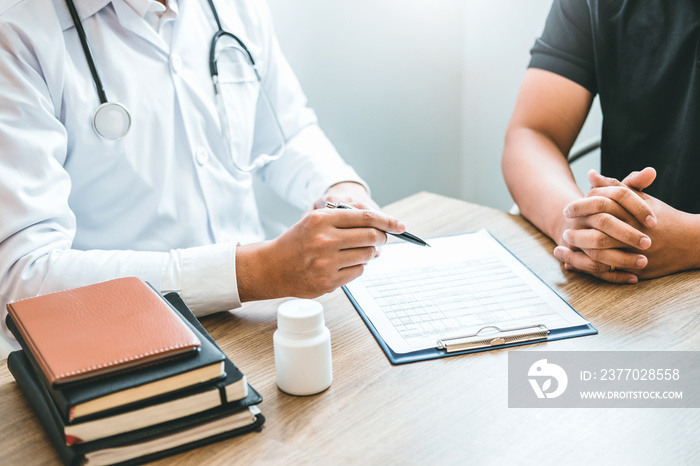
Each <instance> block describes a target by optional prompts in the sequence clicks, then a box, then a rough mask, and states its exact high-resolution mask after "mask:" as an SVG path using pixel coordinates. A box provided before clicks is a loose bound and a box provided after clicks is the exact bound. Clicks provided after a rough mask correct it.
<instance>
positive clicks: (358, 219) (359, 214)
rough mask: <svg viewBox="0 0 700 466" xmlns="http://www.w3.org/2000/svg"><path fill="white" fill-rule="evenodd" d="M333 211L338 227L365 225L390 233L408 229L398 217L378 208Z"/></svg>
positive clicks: (360, 226)
mask: <svg viewBox="0 0 700 466" xmlns="http://www.w3.org/2000/svg"><path fill="white" fill-rule="evenodd" d="M329 210H330V209H329ZM333 213H334V215H333V220H332V222H333V225H334V226H336V227H337V228H362V227H364V228H374V229H377V230H381V231H387V232H389V233H403V232H404V231H405V230H406V226H405V225H404V224H403V223H402V222H400V221H399V220H398V219H396V218H394V217H392V216H390V215H387V214H385V213H384V212H379V211H377V210H349V209H336V210H335V211H334V212H333Z"/></svg>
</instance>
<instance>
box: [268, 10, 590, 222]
mask: <svg viewBox="0 0 700 466" xmlns="http://www.w3.org/2000/svg"><path fill="white" fill-rule="evenodd" d="M268 3H269V5H270V7H271V9H272V13H273V17H274V19H275V24H276V27H277V33H278V36H279V38H280V43H281V45H282V49H283V51H284V52H285V54H286V56H287V58H288V59H289V61H290V63H291V64H292V67H293V68H294V70H295V71H296V73H297V75H298V77H299V79H300V81H301V83H302V85H303V86H304V89H305V91H306V93H307V96H308V97H309V101H310V103H311V106H312V107H313V108H314V109H315V110H316V112H317V113H318V115H319V119H320V123H321V126H322V127H323V128H324V130H325V131H326V132H327V133H328V135H329V136H330V138H331V140H332V141H333V142H334V143H335V144H336V146H337V147H338V149H339V151H340V153H341V154H342V155H343V156H344V157H345V158H346V160H348V161H349V162H350V163H351V164H352V165H353V166H355V168H356V169H357V170H358V172H359V173H360V175H362V176H363V177H365V179H366V180H367V181H368V182H369V183H370V185H371V186H372V189H373V193H374V196H375V198H376V199H377V201H378V202H379V203H380V204H386V203H389V202H392V201H394V200H397V199H399V198H402V197H405V196H407V195H409V194H412V193H414V192H417V191H421V190H427V191H433V192H437V193H441V194H445V195H448V196H454V197H459V198H462V199H465V200H469V201H473V202H478V203H481V204H486V205H490V206H494V207H498V208H503V209H507V208H508V207H509V206H510V204H511V202H512V201H511V199H510V196H509V194H508V191H507V189H506V187H505V183H504V182H503V179H502V176H501V170H500V157H501V151H502V149H503V136H504V134H505V129H506V126H507V124H508V120H509V118H510V114H511V112H512V110H513V106H514V104H515V98H516V95H517V92H518V88H519V85H520V81H521V79H522V76H523V74H524V72H525V69H526V67H527V63H528V61H529V50H530V48H531V47H532V44H533V42H534V40H535V38H536V37H537V36H538V35H539V34H540V32H541V30H542V27H543V25H544V21H545V19H546V15H547V12H548V10H549V7H550V5H551V0H527V1H523V0H490V1H483V0H357V1H353V2H337V1H336V2H334V1H330V2H329V1H327V0H326V1H324V0H305V1H299V0H268ZM599 128H600V117H599V115H595V116H594V118H593V122H588V123H587V125H586V127H585V129H584V135H583V138H586V137H589V136H591V135H594V134H597V132H598V131H599Z"/></svg>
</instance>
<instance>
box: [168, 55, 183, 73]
mask: <svg viewBox="0 0 700 466" xmlns="http://www.w3.org/2000/svg"><path fill="white" fill-rule="evenodd" d="M170 69H171V70H172V72H173V73H179V72H180V70H181V69H182V59H181V58H180V56H179V55H172V56H171V57H170Z"/></svg>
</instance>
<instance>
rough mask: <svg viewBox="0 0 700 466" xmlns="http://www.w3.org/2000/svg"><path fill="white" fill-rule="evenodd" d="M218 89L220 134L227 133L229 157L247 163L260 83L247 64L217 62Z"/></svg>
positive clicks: (251, 143)
mask: <svg viewBox="0 0 700 466" xmlns="http://www.w3.org/2000/svg"><path fill="white" fill-rule="evenodd" d="M218 68H219V88H220V92H221V99H220V102H219V106H220V108H219V113H221V115H222V118H221V119H222V122H221V123H222V125H225V126H226V127H225V128H222V130H223V131H227V132H228V137H227V139H229V141H230V145H231V147H230V150H231V156H232V157H235V160H236V162H237V163H238V164H248V163H249V159H250V151H251V148H252V145H253V135H254V131H255V116H256V108H257V103H258V98H259V95H260V84H259V82H258V80H257V77H256V75H255V71H254V70H253V67H252V66H251V65H249V64H247V63H240V62H223V61H219V63H218Z"/></svg>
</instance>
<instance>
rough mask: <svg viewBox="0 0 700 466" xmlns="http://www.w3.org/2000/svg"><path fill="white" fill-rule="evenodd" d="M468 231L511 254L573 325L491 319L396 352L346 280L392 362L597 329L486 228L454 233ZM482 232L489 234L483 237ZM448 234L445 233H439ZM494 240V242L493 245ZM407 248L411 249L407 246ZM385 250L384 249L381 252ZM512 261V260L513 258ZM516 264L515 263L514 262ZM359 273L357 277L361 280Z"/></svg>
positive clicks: (358, 308)
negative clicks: (572, 319)
mask: <svg viewBox="0 0 700 466" xmlns="http://www.w3.org/2000/svg"><path fill="white" fill-rule="evenodd" d="M468 235H481V238H479V240H480V241H493V242H495V243H494V246H493V247H495V248H498V249H501V251H500V252H499V254H507V255H508V256H509V257H512V258H514V259H515V261H517V264H519V270H518V272H519V273H521V274H527V276H528V278H529V279H530V280H533V281H536V282H537V283H539V285H538V286H539V287H541V288H543V289H544V288H546V290H548V291H547V293H550V294H551V296H553V297H552V298H551V299H557V300H559V305H560V306H561V307H562V308H566V309H565V310H564V311H562V312H566V313H570V315H572V316H576V317H577V318H578V319H576V321H577V324H576V325H567V326H563V327H562V326H557V327H556V328H548V326H547V325H546V324H543V323H540V322H534V323H531V324H528V325H522V326H502V325H499V322H494V323H490V324H487V325H484V326H482V327H480V328H479V329H477V330H476V331H474V332H471V333H469V334H465V335H452V336H451V337H450V338H436V341H435V344H434V346H431V347H430V348H425V349H420V350H415V351H407V352H397V351H394V350H393V349H392V348H391V346H390V345H389V344H388V343H387V341H386V340H385V338H384V337H383V336H382V333H381V332H380V331H379V329H378V328H377V326H376V325H375V324H374V323H373V322H372V319H371V318H370V317H369V316H368V313H367V312H366V311H365V309H363V307H362V305H361V304H360V303H359V302H358V299H357V297H356V296H355V295H354V294H353V292H352V291H351V289H350V288H351V287H352V286H353V284H352V283H351V284H348V285H346V286H343V291H344V292H345V294H346V295H347V297H348V299H349V300H350V302H351V303H352V305H353V307H354V308H355V310H356V311H357V313H358V314H359V315H360V317H361V318H362V320H363V321H364V322H365V324H366V325H367V328H369V330H370V332H371V333H372V334H373V335H374V337H375V339H376V340H377V343H378V344H379V346H380V347H381V348H382V350H383V351H384V353H385V354H386V356H387V357H388V359H389V361H390V362H391V363H392V364H404V363H410V362H416V361H423V360H429V359H437V358H443V357H447V356H456V355H461V354H469V353H478V352H482V351H489V350H492V349H499V348H510V347H516V346H521V345H527V344H533V343H541V342H546V341H555V340H561V339H565V338H573V337H579V336H585V335H594V334H597V333H598V331H597V330H596V329H595V327H593V325H591V324H590V323H589V322H587V321H585V319H583V317H581V316H580V314H578V313H577V312H576V310H574V309H573V308H572V307H571V306H570V305H569V304H568V303H566V301H564V300H563V299H562V298H561V297H560V296H559V295H558V294H557V293H556V292H555V291H554V290H553V289H552V288H551V287H549V285H547V284H546V283H545V282H544V281H543V280H542V279H541V278H540V277H539V276H537V275H536V274H535V273H534V272H532V270H531V269H530V268H529V267H527V266H526V265H525V264H524V263H523V262H522V261H520V259H518V258H517V257H516V256H515V255H514V254H512V253H511V252H510V251H509V250H508V249H507V248H506V247H505V246H503V244H502V243H501V242H500V241H498V240H497V239H496V238H495V237H493V236H492V235H491V234H490V233H488V232H487V231H486V230H480V231H478V232H473V233H467V234H465V235H453V236H454V237H459V236H465V240H469V239H470V238H469V237H468ZM484 236H488V238H485V237H484ZM442 238H448V237H442ZM435 240H436V238H433V239H431V240H429V242H430V243H431V244H434V243H435ZM496 244H497V245H496ZM405 246H411V247H413V248H415V246H413V245H403V246H401V245H400V244H396V243H395V244H390V245H386V246H384V248H385V249H387V248H391V247H404V248H405ZM407 251H409V252H410V251H411V250H410V249H407ZM384 252H385V251H383V254H384ZM513 264H514V262H513ZM513 267H514V268H518V266H513ZM361 279H362V277H360V278H358V279H356V280H361Z"/></svg>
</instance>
